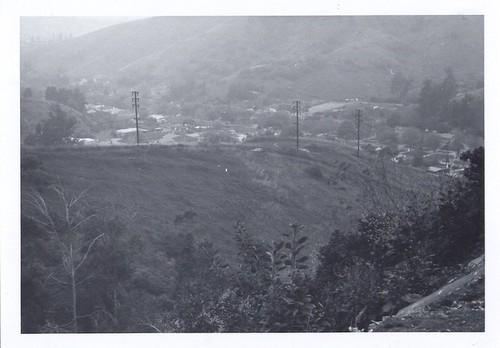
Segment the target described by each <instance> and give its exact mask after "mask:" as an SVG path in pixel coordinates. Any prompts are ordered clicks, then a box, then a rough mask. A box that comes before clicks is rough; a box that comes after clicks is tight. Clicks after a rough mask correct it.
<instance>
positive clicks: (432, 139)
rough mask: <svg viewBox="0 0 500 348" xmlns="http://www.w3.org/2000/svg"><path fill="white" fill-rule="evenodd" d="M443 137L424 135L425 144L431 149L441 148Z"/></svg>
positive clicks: (433, 134) (434, 134) (431, 134)
mask: <svg viewBox="0 0 500 348" xmlns="http://www.w3.org/2000/svg"><path fill="white" fill-rule="evenodd" d="M441 142H442V140H441V136H440V135H438V134H436V133H426V134H425V135H424V139H423V144H424V146H425V147H428V148H430V149H437V148H439V147H440V146H441Z"/></svg>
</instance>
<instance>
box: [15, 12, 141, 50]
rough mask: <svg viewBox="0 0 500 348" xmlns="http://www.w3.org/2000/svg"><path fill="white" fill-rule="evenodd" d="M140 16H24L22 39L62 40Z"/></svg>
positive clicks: (32, 40) (25, 41)
mask: <svg viewBox="0 0 500 348" xmlns="http://www.w3.org/2000/svg"><path fill="white" fill-rule="evenodd" d="M139 18H140V17H97V16H94V17H69V16H36V17H35V16H23V17H21V18H20V22H21V33H20V36H21V41H22V42H24V43H32V44H35V43H40V42H44V41H50V40H53V41H55V40H61V39H67V38H70V37H76V36H80V35H84V34H88V33H90V32H92V31H96V30H99V29H102V28H105V27H109V26H112V25H115V24H118V23H123V22H128V21H131V20H137V19H139Z"/></svg>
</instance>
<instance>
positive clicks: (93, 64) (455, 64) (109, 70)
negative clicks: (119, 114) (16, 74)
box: [21, 16, 484, 100]
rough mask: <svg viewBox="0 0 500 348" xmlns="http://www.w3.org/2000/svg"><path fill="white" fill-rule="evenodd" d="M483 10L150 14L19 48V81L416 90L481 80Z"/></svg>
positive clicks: (340, 92) (325, 92) (274, 91)
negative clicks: (396, 82)
mask: <svg viewBox="0 0 500 348" xmlns="http://www.w3.org/2000/svg"><path fill="white" fill-rule="evenodd" d="M482 23H483V18H482V17H481V16H354V17H352V16H341V17H339V16H329V17H322V16H317V17H155V18H148V19H142V20H137V21H133V22H127V23H122V24H117V25H114V26H111V27H108V28H104V29H101V30H98V31H95V32H92V33H89V34H86V35H83V36H81V37H76V38H74V39H71V40H65V41H62V42H56V43H53V44H51V45H45V46H43V47H35V48H31V47H26V48H24V49H23V51H22V58H21V61H22V67H23V69H22V74H21V75H22V76H21V79H22V82H25V83H26V82H29V81H30V80H31V79H34V78H37V79H40V78H41V79H42V80H43V79H46V81H48V82H50V79H51V78H52V77H53V76H54V75H55V74H64V75H67V76H69V77H70V78H91V77H93V76H96V75H103V76H105V77H107V78H109V79H110V80H111V81H115V82H116V81H118V82H119V83H118V84H119V85H120V87H127V88H134V87H137V86H138V85H140V84H144V83H145V82H147V86H148V87H149V88H154V87H164V88H169V87H170V86H172V85H175V84H179V83H184V82H185V81H186V80H189V79H192V80H195V81H197V82H198V83H204V84H206V87H207V88H206V89H207V91H208V93H209V95H210V96H211V97H220V96H221V95H223V94H225V93H227V89H228V87H229V86H230V85H231V84H238V83H239V84H242V83H243V84H247V85H249V86H252V89H253V90H254V91H255V92H256V93H262V94H268V95H272V96H277V97H290V98H293V97H295V96H297V95H305V96H314V97H318V98H324V99H333V100H336V99H342V98H349V97H360V98H369V97H373V96H375V97H385V96H388V95H390V91H389V85H390V80H391V76H392V75H393V74H395V73H396V72H402V73H403V74H404V75H405V76H408V77H410V78H413V79H414V80H415V84H414V85H413V87H414V88H420V87H421V82H422V81H423V80H424V79H425V78H433V79H441V78H442V76H443V75H444V69H446V68H447V67H451V68H452V69H453V70H454V73H455V76H456V77H457V80H458V81H461V82H463V83H466V84H471V85H473V84H475V83H476V82H477V81H478V80H480V79H482V78H483V66H484V63H483V55H484V41H483V36H484V35H483V30H482Z"/></svg>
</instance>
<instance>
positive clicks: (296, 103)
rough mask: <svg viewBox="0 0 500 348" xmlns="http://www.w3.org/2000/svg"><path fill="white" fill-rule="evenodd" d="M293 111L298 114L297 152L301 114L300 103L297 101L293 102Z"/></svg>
mask: <svg viewBox="0 0 500 348" xmlns="http://www.w3.org/2000/svg"><path fill="white" fill-rule="evenodd" d="M293 109H294V111H295V112H296V114H297V122H295V124H296V125H297V150H298V149H299V113H300V101H298V100H295V101H294V102H293Z"/></svg>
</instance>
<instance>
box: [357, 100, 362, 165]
mask: <svg viewBox="0 0 500 348" xmlns="http://www.w3.org/2000/svg"><path fill="white" fill-rule="evenodd" d="M356 118H357V125H358V153H357V156H358V157H359V129H360V128H361V110H359V109H356Z"/></svg>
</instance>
